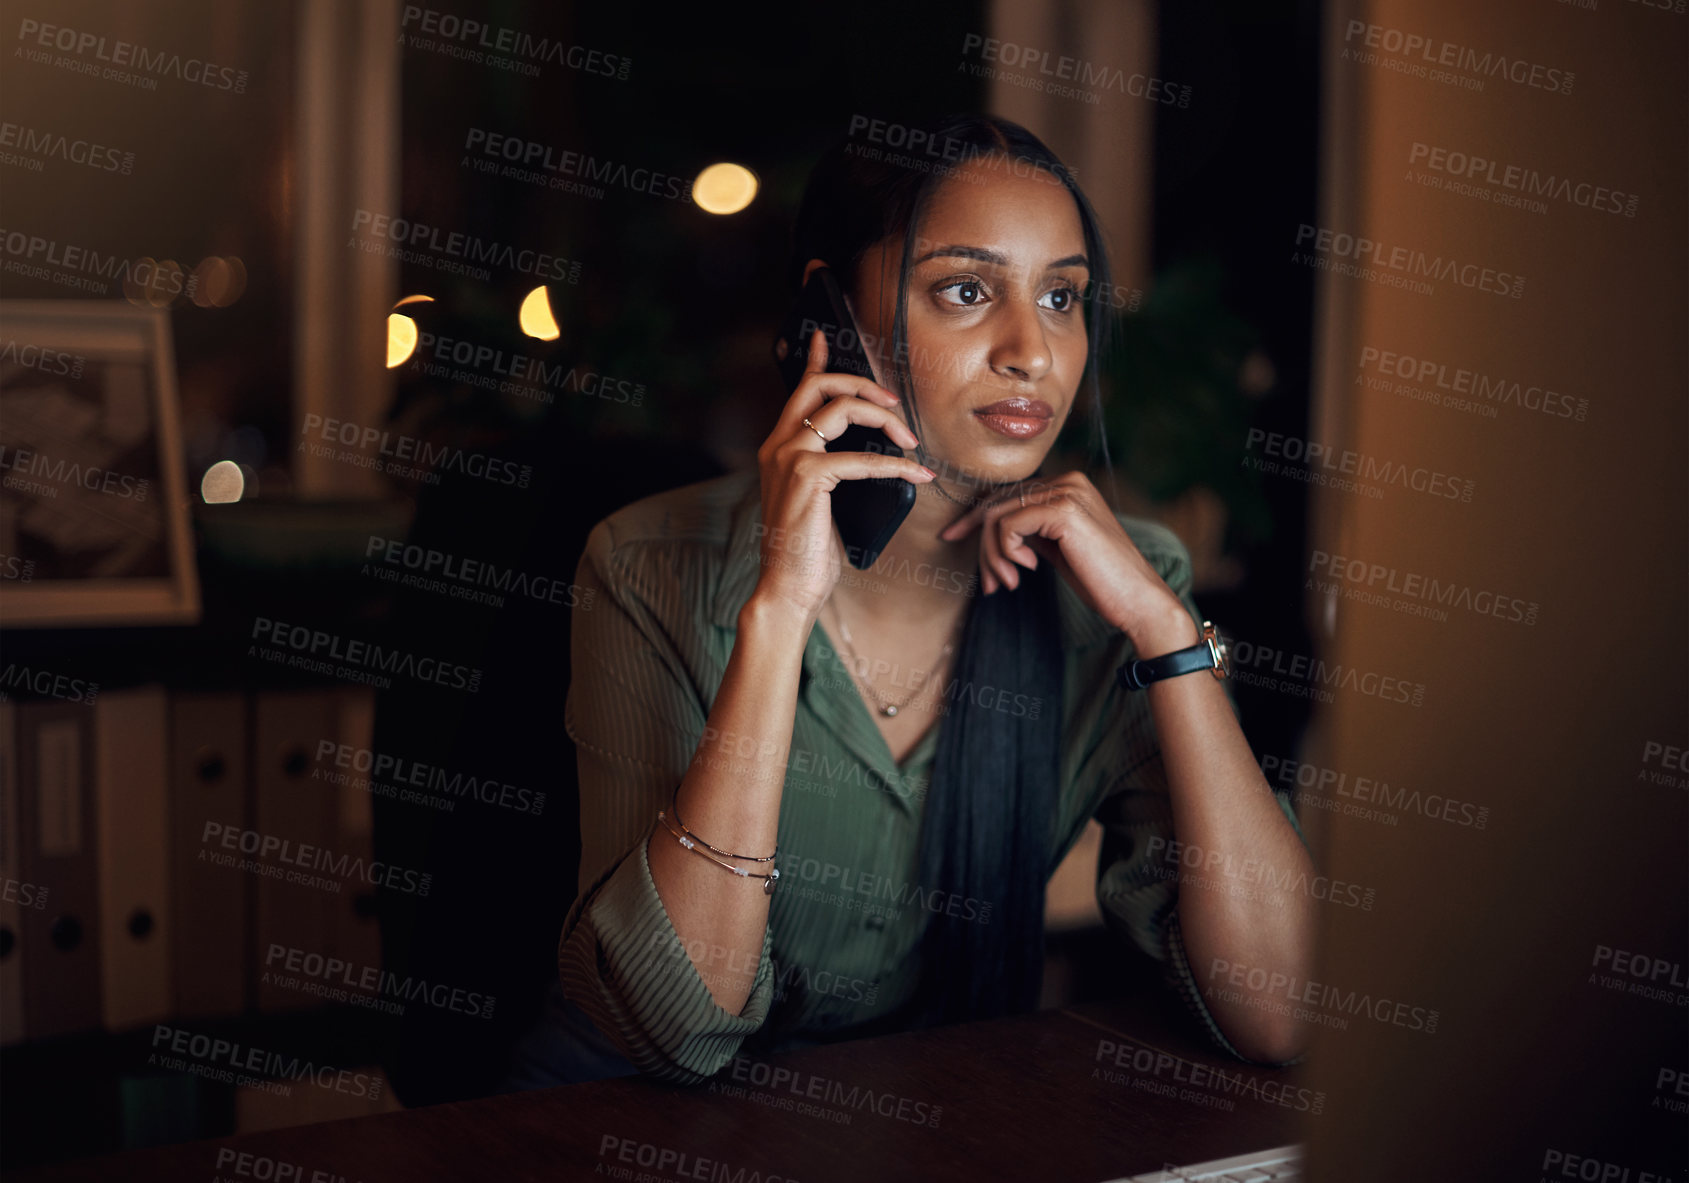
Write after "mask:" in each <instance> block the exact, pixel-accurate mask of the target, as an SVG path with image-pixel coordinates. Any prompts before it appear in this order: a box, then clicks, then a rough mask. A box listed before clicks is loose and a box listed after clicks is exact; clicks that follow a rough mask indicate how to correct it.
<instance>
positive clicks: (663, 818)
mask: <svg viewBox="0 0 1689 1183" xmlns="http://www.w3.org/2000/svg"><path fill="white" fill-rule="evenodd" d="M657 820H658V821H660V822H662V823H663V829H665V830H667V831H668V832H669V833H670V834H672V835H674V840H675V841H676V842H678V843H680V844H681V845H682V846H684V847H686V849H687V850H690V851H691V852H692V853H693V854H701V855H703V856H704V857H705V858H707V859H709V860H710V862H712V863H714V864H715V865H716V866H718V867H725V868H727V870H729V871H732V872H733V873H734V874H735V875H738V876H739V877H740V878H742V879H761V880H762V881H763V884H762V891H763V894H764V895H773V894H774V884H775V882H776V881H777V880H778V879H779V878H780V868H778V867H775V868H774V869H773V870H771V871H769V873H768V874H766V875H761V874H758V873H757V872H756V871H747V870H744V869H743V868H741V867H735V866H734V865H733V864H732V863H729V862H724V861H723V860H721V859H718V858H716V856H715V855H713V854H711V853H710V852H709V851H707V850H700V849H699V848H698V843H697V842H695V841H694V840H693V839H692V838H690V837H688V836H687V835H686V834H683V833H681V832H680V831H678V830H676V829H675V828H674V827H673V826H672V825H670V824H669V819H668V814H666V813H665V812H664V811H663V810H661V809H659V810H658V811H657ZM769 857H770V858H772V857H773V856H772V855H770V856H769ZM758 861H759V862H762V861H766V860H761V859H759V860H758Z"/></svg>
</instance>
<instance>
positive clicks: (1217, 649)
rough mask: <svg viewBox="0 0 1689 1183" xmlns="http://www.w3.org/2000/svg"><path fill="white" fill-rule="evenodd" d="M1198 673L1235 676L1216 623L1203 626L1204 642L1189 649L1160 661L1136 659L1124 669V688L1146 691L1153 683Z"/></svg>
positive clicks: (1174, 653) (1169, 654)
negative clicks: (1206, 672) (1215, 625)
mask: <svg viewBox="0 0 1689 1183" xmlns="http://www.w3.org/2000/svg"><path fill="white" fill-rule="evenodd" d="M1198 670H1212V671H1213V673H1214V676H1215V677H1216V678H1224V677H1226V676H1227V675H1228V674H1229V673H1231V667H1230V666H1229V665H1228V664H1227V662H1226V644H1225V642H1224V641H1222V640H1220V634H1219V633H1218V632H1216V631H1215V629H1214V624H1213V622H1212V621H1208V620H1205V621H1203V622H1202V640H1201V641H1199V642H1198V643H1197V644H1195V645H1192V646H1191V647H1190V648H1189V649H1175V650H1174V651H1173V652H1171V653H1166V654H1163V655H1162V656H1160V657H1152V658H1150V659H1149V660H1148V661H1145V660H1144V659H1143V658H1141V657H1134V658H1133V659H1132V660H1131V661H1128V662H1127V663H1126V664H1125V665H1123V666H1121V667H1120V684H1121V685H1122V686H1124V687H1125V688H1126V689H1128V690H1142V689H1143V688H1144V687H1145V686H1148V685H1149V684H1150V683H1151V682H1160V681H1162V680H1163V679H1166V678H1176V677H1178V676H1179V675H1180V674H1194V673H1196V672H1197V671H1198Z"/></svg>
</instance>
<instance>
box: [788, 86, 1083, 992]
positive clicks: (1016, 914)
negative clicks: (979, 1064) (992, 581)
mask: <svg viewBox="0 0 1689 1183" xmlns="http://www.w3.org/2000/svg"><path fill="white" fill-rule="evenodd" d="M881 126H882V127H884V128H890V129H895V130H891V131H890V134H887V135H883V136H881V137H880V141H881V142H878V143H871V142H869V141H868V140H866V139H863V138H853V137H851V136H846V137H844V138H842V139H841V140H839V141H838V142H837V143H836V144H834V145H833V147H832V148H831V149H830V150H829V151H828V152H827V154H826V155H825V156H824V157H823V158H822V159H821V161H820V162H819V163H818V164H817V165H816V167H815V170H814V171H813V172H812V173H811V175H810V179H809V183H808V186H807V188H806V189H805V192H804V197H803V203H802V206H801V208H800V210H799V213H798V219H797V224H796V227H795V230H794V234H793V252H792V261H791V272H790V274H789V284H788V286H789V289H790V291H791V292H793V293H794V294H795V293H796V292H797V291H798V289H799V287H800V286H801V284H802V277H803V269H804V266H805V265H806V264H807V263H808V261H809V260H810V259H822V260H824V261H825V262H826V263H827V265H828V266H830V267H832V268H833V269H834V270H835V271H836V272H838V273H839V275H840V282H841V283H842V284H844V285H845V286H846V288H847V290H848V289H849V288H850V286H851V285H852V284H853V283H854V280H855V277H856V273H857V268H858V266H859V264H860V263H861V260H862V258H863V257H864V255H865V254H866V253H867V251H868V250H869V249H870V248H871V247H873V246H874V245H875V244H876V243H879V242H882V241H885V240H886V239H888V238H890V237H892V236H894V235H898V234H902V235H903V254H902V259H901V262H900V264H899V267H898V275H897V304H896V313H895V317H894V320H893V327H892V339H891V341H890V343H889V344H890V357H891V361H892V374H891V384H892V388H893V389H894V390H895V391H896V393H897V394H898V395H899V397H901V398H903V400H904V405H905V406H907V407H908V410H909V416H910V419H911V424H910V426H911V428H912V429H913V430H914V432H915V434H916V436H917V437H919V436H920V435H921V434H922V432H921V426H920V399H919V396H918V392H917V391H916V390H915V389H914V383H913V380H912V376H911V373H910V366H909V358H908V352H909V350H908V288H909V271H910V268H911V266H912V263H913V260H914V257H915V245H916V240H917V237H918V235H919V229H920V225H921V221H922V215H923V213H924V211H925V210H926V208H927V206H928V204H929V202H930V201H931V199H932V196H933V194H934V193H935V192H936V190H937V188H938V185H939V184H940V183H941V182H942V180H943V179H944V177H945V176H946V175H947V174H948V172H949V171H950V170H951V169H952V168H954V167H956V166H958V165H961V164H965V163H968V162H970V161H971V162H979V163H981V164H984V165H987V166H989V165H991V164H993V163H996V164H1008V165H1012V166H1014V167H1015V168H1017V169H1019V168H1024V169H1028V170H1038V171H1039V172H1041V173H1042V174H1043V175H1044V176H1045V177H1046V178H1053V179H1054V180H1055V181H1058V182H1059V183H1061V184H1062V185H1064V186H1065V187H1066V188H1067V190H1068V192H1069V193H1071V194H1072V195H1073V200H1074V202H1075V204H1076V205H1077V207H1078V210H1079V220H1080V223H1081V225H1082V226H1083V229H1084V236H1085V254H1086V257H1087V259H1088V260H1089V262H1090V274H1091V282H1092V285H1093V286H1092V287H1091V288H1090V291H1091V292H1093V293H1096V292H1102V293H1108V292H1111V291H1112V290H1113V289H1112V287H1111V284H1110V279H1111V276H1110V272H1109V266H1108V255H1107V252H1106V249H1105V246H1104V243H1103V240H1102V234H1101V229H1100V226H1099V225H1098V221H1097V217H1096V214H1095V212H1094V211H1093V210H1092V208H1091V205H1090V203H1089V202H1088V201H1087V200H1086V199H1085V195H1084V194H1083V193H1082V192H1081V191H1080V189H1079V186H1078V183H1077V182H1076V181H1075V179H1074V177H1073V175H1072V174H1071V173H1070V172H1069V171H1068V169H1067V168H1066V166H1064V165H1063V164H1062V162H1061V161H1060V160H1059V159H1057V157H1056V155H1055V153H1053V152H1052V151H1050V149H1049V148H1048V147H1046V146H1045V145H1044V143H1043V141H1041V140H1040V139H1039V138H1038V137H1037V136H1035V135H1033V134H1032V133H1031V132H1029V131H1027V130H1026V129H1025V128H1024V127H1021V126H1020V125H1019V124H1016V123H1012V122H1010V121H1009V120H1007V119H1002V118H998V117H996V116H993V115H976V114H958V115H946V116H942V117H939V118H935V119H927V120H922V121H918V122H913V123H906V124H895V125H881ZM897 140H901V141H902V142H903V143H904V144H905V145H906V146H909V145H913V146H914V147H913V148H912V149H911V150H909V151H899V150H897V149H895V148H890V147H888V146H887V144H888V143H889V142H891V141H897ZM1084 307H1085V309H1086V311H1085V315H1086V318H1087V322H1088V324H1087V332H1088V335H1089V339H1090V355H1089V357H1088V358H1087V361H1086V368H1085V380H1086V383H1087V385H1088V387H1089V391H1090V399H1089V403H1090V407H1089V418H1090V435H1091V446H1092V449H1093V451H1095V452H1098V453H1100V455H1101V458H1102V462H1103V464H1104V466H1105V467H1108V466H1109V458H1108V445H1107V440H1106V438H1105V436H1104V434H1103V416H1102V399H1101V392H1100V389H1099V385H1098V381H1097V360H1098V358H1100V357H1101V356H1103V352H1104V349H1105V348H1106V344H1107V342H1106V335H1107V333H1108V331H1109V329H1110V327H1111V324H1112V322H1111V320H1110V317H1109V316H1108V315H1107V313H1106V311H1105V309H1106V307H1107V304H1106V301H1098V300H1095V299H1089V300H1086V301H1084ZM917 454H918V456H919V458H920V460H921V462H922V463H925V464H927V465H928V467H935V466H934V465H932V464H931V463H930V460H929V458H928V457H927V455H926V453H925V449H924V448H923V449H921V450H919V451H918V453H917ZM937 470H938V471H939V472H940V474H941V478H942V476H943V469H942V467H939V468H937ZM1057 578H1058V576H1057V575H1056V574H1055V572H1054V571H1052V570H1051V566H1050V564H1048V563H1044V564H1041V565H1040V566H1039V567H1038V569H1037V570H1035V571H1031V572H1022V574H1021V579H1020V586H1019V587H1018V588H1016V589H1015V590H1013V591H1011V590H1009V589H1007V588H1000V589H999V590H998V591H997V592H995V593H994V594H992V595H990V596H984V595H980V596H975V597H974V599H973V602H972V604H971V605H970V606H969V608H968V612H967V620H966V623H965V625H964V626H963V633H962V644H961V648H960V650H959V651H958V655H957V660H956V664H955V667H954V672H953V674H952V678H953V681H952V682H951V683H950V684H949V685H948V686H947V687H946V688H945V693H944V695H943V696H942V698H941V701H943V702H944V703H945V708H944V709H945V712H946V713H945V715H944V717H943V720H942V722H941V723H940V731H939V737H938V747H937V752H936V755H935V758H934V763H933V776H932V781H931V783H930V785H929V786H928V789H927V794H926V803H925V806H924V811H923V814H922V828H921V846H920V871H919V877H918V880H917V884H918V887H919V890H920V892H921V899H922V902H923V903H924V904H925V906H926V907H927V909H928V924H927V929H926V934H925V936H924V938H923V942H922V947H921V959H922V966H923V972H922V974H921V986H920V991H919V993H918V994H917V996H916V998H915V1001H914V1004H913V1006H912V1009H911V1016H910V1017H911V1019H912V1020H913V1021H914V1022H916V1023H918V1024H935V1023H945V1022H958V1021H962V1020H965V1019H972V1018H988V1017H992V1016H995V1015H1000V1014H1005V1013H1011V1012H1017V1011H1029V1010H1032V1009H1034V1008H1035V1007H1036V1006H1037V1004H1038V995H1039V987H1040V984H1041V982H1042V978H1043V961H1044V888H1045V884H1046V883H1047V882H1048V880H1049V877H1050V875H1051V873H1052V872H1053V871H1054V870H1055V865H1054V862H1053V859H1052V856H1053V853H1054V852H1053V850H1052V836H1053V827H1054V821H1055V810H1056V805H1057V802H1058V799H1059V793H1060V760H1061V729H1062V677H1063V656H1062V646H1061V633H1060V627H1059V620H1058V617H1057V606H1056V580H1057Z"/></svg>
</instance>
